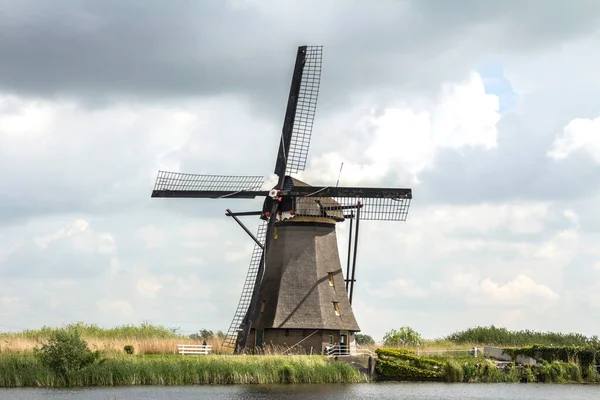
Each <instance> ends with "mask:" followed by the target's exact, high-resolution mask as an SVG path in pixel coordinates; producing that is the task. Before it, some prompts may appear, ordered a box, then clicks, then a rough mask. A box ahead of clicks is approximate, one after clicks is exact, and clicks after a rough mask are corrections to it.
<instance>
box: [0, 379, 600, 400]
mask: <svg viewBox="0 0 600 400" xmlns="http://www.w3.org/2000/svg"><path fill="white" fill-rule="evenodd" d="M599 398H600V385H553V384H474V383H469V384H457V383H454V384H445V383H372V384H366V383H365V384H348V385H244V386H242V385H239V386H177V387H165V386H136V387H117V388H110V387H108V388H107V387H101V388H84V389H29V388H26V389H0V400H38V399H48V400H59V399H61V400H62V399H68V400H71V399H82V400H96V399H99V400H122V399H123V400H124V399H127V400H167V399H168V400H204V399H206V400H209V399H243V400H259V399H286V400H288V399H289V400H291V399H303V400H313V399H331V400H348V399H366V400H387V399H415V400H425V399H427V400H441V399H449V400H459V399H460V400H462V399H466V400H469V399H473V400H474V399H482V400H483V399H485V400H515V399H524V400H555V399H556V400H558V399H561V400H562V399H573V400H587V399H594V400H596V399H599Z"/></svg>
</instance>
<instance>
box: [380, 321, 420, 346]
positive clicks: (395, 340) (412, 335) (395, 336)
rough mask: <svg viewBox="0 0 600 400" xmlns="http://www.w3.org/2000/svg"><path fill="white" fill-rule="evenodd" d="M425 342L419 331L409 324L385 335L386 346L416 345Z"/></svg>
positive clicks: (384, 342)
mask: <svg viewBox="0 0 600 400" xmlns="http://www.w3.org/2000/svg"><path fill="white" fill-rule="evenodd" d="M422 342H423V339H422V338H421V335H420V334H419V332H417V331H415V330H414V329H412V328H411V327H409V326H403V327H401V328H400V329H398V330H396V329H392V330H391V331H389V332H387V333H386V334H385V335H384V336H383V344H384V346H394V347H398V346H416V345H420V344H421V343H422Z"/></svg>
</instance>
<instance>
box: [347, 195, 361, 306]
mask: <svg viewBox="0 0 600 400" xmlns="http://www.w3.org/2000/svg"><path fill="white" fill-rule="evenodd" d="M361 206H362V205H361V203H360V201H359V202H358V208H357V209H356V232H355V233H354V260H353V261H352V279H351V280H350V298H349V299H348V300H349V301H350V305H352V294H353V293H354V282H355V279H354V276H355V273H356V250H357V249H358V224H359V222H360V208H361Z"/></svg>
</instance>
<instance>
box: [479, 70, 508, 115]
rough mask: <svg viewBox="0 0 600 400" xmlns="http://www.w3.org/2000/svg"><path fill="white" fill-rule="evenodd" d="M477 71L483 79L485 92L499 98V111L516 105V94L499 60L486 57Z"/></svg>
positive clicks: (502, 111)
mask: <svg viewBox="0 0 600 400" xmlns="http://www.w3.org/2000/svg"><path fill="white" fill-rule="evenodd" d="M477 72H479V74H480V75H481V77H482V79H483V85H484V87H485V92H486V93H489V94H495V95H496V96H498V98H499V99H500V113H505V112H506V111H508V110H511V109H513V108H515V107H516V106H517V95H516V93H515V92H514V91H513V88H512V86H511V84H510V81H509V80H508V79H506V76H505V75H504V65H503V64H502V62H501V61H500V60H497V59H488V60H486V61H484V62H482V63H480V64H479V65H478V66H477Z"/></svg>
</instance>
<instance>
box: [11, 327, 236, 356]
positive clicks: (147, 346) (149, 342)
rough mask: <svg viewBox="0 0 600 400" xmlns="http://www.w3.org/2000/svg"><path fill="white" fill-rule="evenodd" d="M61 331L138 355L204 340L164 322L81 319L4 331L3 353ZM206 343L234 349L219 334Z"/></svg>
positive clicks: (27, 346) (171, 350) (96, 347)
mask: <svg viewBox="0 0 600 400" xmlns="http://www.w3.org/2000/svg"><path fill="white" fill-rule="evenodd" d="M58 330H67V331H69V330H77V331H79V333H80V334H81V337H82V338H84V339H85V340H86V341H87V343H88V347H89V348H90V349H91V350H101V351H102V352H105V353H121V352H122V351H123V347H125V346H126V345H133V347H134V351H135V353H137V354H172V353H174V352H176V350H177V345H178V344H201V343H202V340H194V339H191V338H190V337H189V336H185V335H181V334H178V333H177V329H175V328H167V327H164V326H162V325H152V324H149V323H142V324H140V325H121V326H117V327H113V328H101V327H99V326H97V325H93V324H92V325H87V324H84V323H82V322H77V323H73V324H68V325H65V326H62V327H48V326H44V327H42V328H40V329H31V330H23V331H20V332H5V333H0V352H2V351H28V350H33V349H34V348H36V347H39V346H40V345H41V344H42V343H44V342H45V341H46V339H48V338H49V337H50V336H51V335H52V334H53V333H54V332H56V331H58ZM206 342H207V344H209V345H211V346H212V352H213V353H216V354H227V353H231V352H232V349H230V348H226V347H223V339H222V338H220V337H218V336H214V337H212V338H209V339H208V340H207V341H206Z"/></svg>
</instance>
